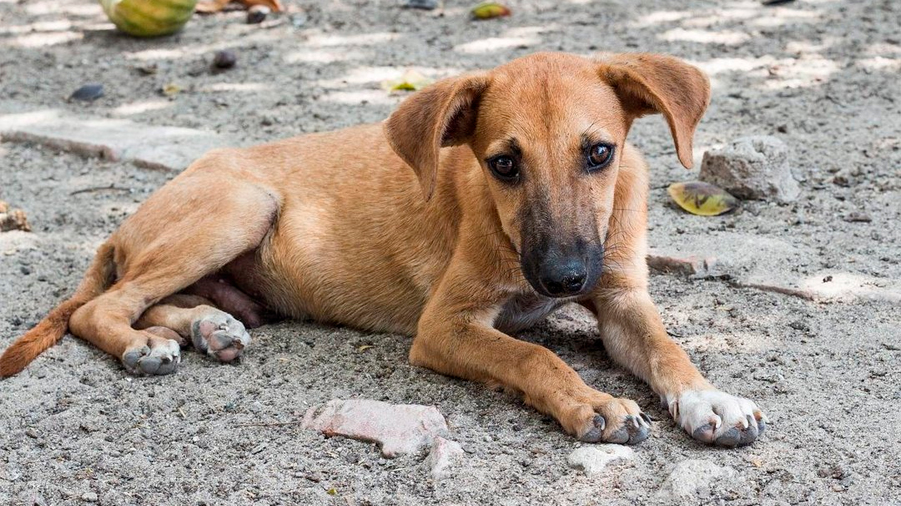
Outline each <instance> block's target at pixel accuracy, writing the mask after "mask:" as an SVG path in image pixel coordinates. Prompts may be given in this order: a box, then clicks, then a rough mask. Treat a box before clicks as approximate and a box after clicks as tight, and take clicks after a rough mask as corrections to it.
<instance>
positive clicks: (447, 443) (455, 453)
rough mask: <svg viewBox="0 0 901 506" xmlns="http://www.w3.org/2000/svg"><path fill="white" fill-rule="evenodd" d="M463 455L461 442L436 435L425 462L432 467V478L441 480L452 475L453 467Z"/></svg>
mask: <svg viewBox="0 0 901 506" xmlns="http://www.w3.org/2000/svg"><path fill="white" fill-rule="evenodd" d="M463 455H464V453H463V447H462V446H460V443H457V442H456V441H451V440H449V439H444V438H443V437H436V438H435V440H434V441H433V442H432V449H431V450H430V451H429V456H428V457H426V459H425V463H426V465H427V466H429V469H431V473H432V478H434V479H436V480H441V479H444V478H447V477H448V476H450V475H451V472H452V467H453V466H454V464H456V463H457V462H459V461H460V460H461V459H462V458H463Z"/></svg>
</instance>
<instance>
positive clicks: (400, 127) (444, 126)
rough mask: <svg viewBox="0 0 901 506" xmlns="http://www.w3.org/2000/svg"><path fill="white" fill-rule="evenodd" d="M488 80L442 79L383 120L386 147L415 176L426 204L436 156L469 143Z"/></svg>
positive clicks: (432, 188)
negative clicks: (441, 150) (408, 167)
mask: <svg viewBox="0 0 901 506" xmlns="http://www.w3.org/2000/svg"><path fill="white" fill-rule="evenodd" d="M487 87H488V77H487V76H486V75H484V74H472V75H465V76H460V77H455V78H450V79H443V80H441V81H438V82H437V83H435V84H432V85H431V86H428V87H427V88H425V89H423V90H422V91H419V92H417V93H416V94H414V95H413V96H411V97H410V98H408V99H406V100H404V102H403V103H401V104H400V106H399V107H398V108H397V110H396V111H394V113H392V114H391V116H389V117H388V119H387V120H385V125H384V128H385V135H386V136H387V137H388V143H389V144H391V148H392V149H394V152H395V153H397V155H398V156H400V157H401V158H402V159H403V160H404V161H405V162H407V164H408V165H409V166H410V167H412V168H413V171H414V172H416V175H417V176H419V184H420V186H421V187H422V193H423V195H424V196H425V199H426V200H429V199H430V198H431V197H432V193H433V192H434V191H435V185H436V182H437V179H438V174H437V172H438V152H439V150H440V149H441V148H442V147H444V146H456V145H459V144H463V143H465V142H467V141H469V139H470V137H471V136H472V133H473V131H474V130H475V123H476V116H477V111H476V109H477V107H478V102H479V99H480V97H481V95H482V92H483V91H485V88H487Z"/></svg>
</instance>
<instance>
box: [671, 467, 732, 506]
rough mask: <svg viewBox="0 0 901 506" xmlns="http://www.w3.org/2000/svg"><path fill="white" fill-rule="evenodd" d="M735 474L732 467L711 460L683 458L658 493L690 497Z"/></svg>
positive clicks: (680, 497)
mask: <svg viewBox="0 0 901 506" xmlns="http://www.w3.org/2000/svg"><path fill="white" fill-rule="evenodd" d="M733 476H735V470H734V469H732V468H731V467H723V466H720V465H717V464H715V463H713V462H711V461H709V460H698V459H690V460H683V461H682V462H679V463H678V464H676V467H675V468H674V469H673V471H672V472H671V473H670V474H669V476H668V477H667V478H666V481H665V482H664V483H663V486H662V487H661V488H660V491H659V492H658V495H662V496H671V497H672V496H674V497H676V498H679V499H688V498H691V497H693V496H696V495H700V494H702V493H705V491H707V490H709V489H710V485H712V484H713V483H715V482H717V481H722V480H728V479H731V478H732V477H733Z"/></svg>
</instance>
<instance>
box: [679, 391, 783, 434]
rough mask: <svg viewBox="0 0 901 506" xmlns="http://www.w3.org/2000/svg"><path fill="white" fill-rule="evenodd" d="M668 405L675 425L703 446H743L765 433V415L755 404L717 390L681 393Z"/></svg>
mask: <svg viewBox="0 0 901 506" xmlns="http://www.w3.org/2000/svg"><path fill="white" fill-rule="evenodd" d="M667 404H668V407H669V411H670V414H671V415H673V419H675V420H676V423H677V424H679V426H681V427H682V428H683V429H684V430H685V432H688V433H689V434H690V435H691V437H693V438H695V439H697V440H698V441H703V442H705V443H710V444H715V445H717V446H725V447H729V448H734V447H736V446H746V445H749V444H751V443H753V442H754V441H755V440H756V439H757V438H758V437H760V435H761V434H763V432H764V430H766V423H767V418H766V415H764V414H763V411H761V410H760V408H758V407H757V404H754V402H753V401H750V400H748V399H745V398H743V397H736V396H734V395H729V394H727V393H725V392H721V391H719V390H700V391H688V392H683V393H682V394H681V395H679V396H678V397H674V398H672V399H669V400H668V401H667Z"/></svg>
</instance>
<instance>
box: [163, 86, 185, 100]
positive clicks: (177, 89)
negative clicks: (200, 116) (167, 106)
mask: <svg viewBox="0 0 901 506" xmlns="http://www.w3.org/2000/svg"><path fill="white" fill-rule="evenodd" d="M162 91H163V95H166V96H167V97H174V96H175V95H178V94H179V93H181V86H179V85H177V84H175V83H169V84H167V85H165V86H163V90H162Z"/></svg>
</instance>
